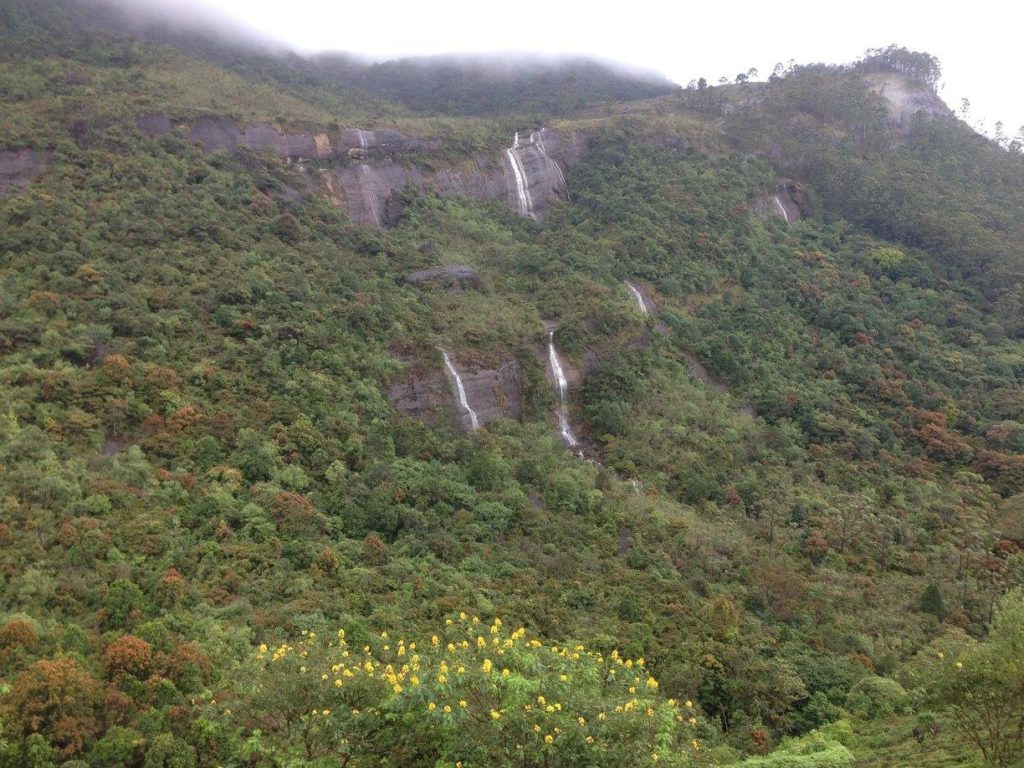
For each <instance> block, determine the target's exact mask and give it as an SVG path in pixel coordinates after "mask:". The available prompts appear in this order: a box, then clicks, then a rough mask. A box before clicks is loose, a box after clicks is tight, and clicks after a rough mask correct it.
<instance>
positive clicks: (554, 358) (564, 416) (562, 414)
mask: <svg viewBox="0 0 1024 768" xmlns="http://www.w3.org/2000/svg"><path fill="white" fill-rule="evenodd" d="M548 358H549V359H550V361H551V374H552V375H553V376H554V377H555V381H556V382H557V383H558V402H559V404H558V429H559V431H560V432H561V433H562V439H563V440H565V442H566V444H567V445H568V446H569V447H570V448H575V447H576V446H578V445H579V444H580V443H579V440H577V439H576V436H575V435H574V434H573V433H572V430H571V429H570V428H569V412H568V411H567V410H566V405H565V396H566V392H567V390H568V389H569V383H568V382H567V381H566V380H565V372H564V371H563V370H562V363H561V361H560V360H559V359H558V351H557V350H556V349H555V332H554V331H548Z"/></svg>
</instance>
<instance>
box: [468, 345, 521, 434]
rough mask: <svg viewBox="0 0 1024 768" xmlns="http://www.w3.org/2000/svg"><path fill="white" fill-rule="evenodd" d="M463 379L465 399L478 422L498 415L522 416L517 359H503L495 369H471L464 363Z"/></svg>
mask: <svg viewBox="0 0 1024 768" xmlns="http://www.w3.org/2000/svg"><path fill="white" fill-rule="evenodd" d="M462 383H463V386H465V388H466V399H467V400H469V403H470V405H472V406H473V410H475V411H476V413H477V416H478V417H479V419H480V424H481V425H484V424H490V423H491V422H492V421H496V420H497V419H517V420H518V419H519V418H521V417H522V406H521V404H520V400H521V396H522V390H523V376H522V370H521V369H520V367H519V363H517V362H516V361H514V360H509V361H506V362H504V363H501V364H500V365H499V366H498V367H497V368H496V369H494V368H481V369H479V370H476V371H474V370H472V369H467V368H465V367H463V369H462Z"/></svg>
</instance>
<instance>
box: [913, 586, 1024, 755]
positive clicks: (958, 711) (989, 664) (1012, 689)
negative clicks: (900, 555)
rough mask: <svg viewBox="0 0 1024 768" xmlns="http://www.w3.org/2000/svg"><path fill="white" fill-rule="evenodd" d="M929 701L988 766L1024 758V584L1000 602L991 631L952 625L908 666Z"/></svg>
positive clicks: (919, 693)
mask: <svg viewBox="0 0 1024 768" xmlns="http://www.w3.org/2000/svg"><path fill="white" fill-rule="evenodd" d="M907 677H908V680H909V681H910V683H911V684H912V685H913V686H915V688H916V690H915V692H916V693H917V694H918V695H920V696H921V697H922V699H923V700H924V702H925V703H927V704H928V705H929V706H931V707H932V708H934V709H935V710H936V711H938V712H942V713H944V714H946V715H947V716H948V717H949V718H950V720H951V721H952V724H953V726H954V727H955V728H956V730H957V731H958V732H959V734H960V736H961V737H962V738H963V739H964V740H965V741H966V742H968V743H969V744H972V745H973V746H974V747H975V748H977V750H978V752H979V753H980V754H981V757H982V759H983V761H984V762H985V765H990V766H999V767H1000V768H1002V767H1003V766H1011V765H1020V764H1021V762H1022V761H1024V589H1021V588H1018V589H1016V590H1014V591H1013V592H1010V593H1009V594H1008V595H1006V596H1005V597H1004V598H1003V599H1002V601H1001V602H1000V604H999V607H998V609H997V610H996V613H995V619H994V620H993V622H992V627H991V630H990V632H989V636H988V638H987V639H986V640H984V641H983V642H977V641H975V640H973V639H971V638H970V637H968V636H967V635H966V634H965V633H964V632H963V631H961V630H959V629H950V630H947V632H946V633H945V634H944V635H942V636H940V637H939V638H938V639H936V640H935V641H933V642H932V643H931V644H930V645H929V646H928V648H926V649H925V650H924V651H922V652H921V653H920V654H919V655H918V657H917V658H916V659H915V660H914V662H913V663H912V664H911V665H910V666H909V668H908V670H907Z"/></svg>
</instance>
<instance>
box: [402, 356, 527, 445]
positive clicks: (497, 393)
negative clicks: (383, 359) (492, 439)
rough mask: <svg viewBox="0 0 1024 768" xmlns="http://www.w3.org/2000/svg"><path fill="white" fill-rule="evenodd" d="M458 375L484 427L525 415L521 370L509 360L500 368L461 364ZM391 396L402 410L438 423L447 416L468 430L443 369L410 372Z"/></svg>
mask: <svg viewBox="0 0 1024 768" xmlns="http://www.w3.org/2000/svg"><path fill="white" fill-rule="evenodd" d="M459 375H460V377H461V379H462V385H463V387H464V389H465V392H466V400H467V401H468V402H469V405H470V407H471V408H472V409H473V411H474V412H475V413H476V415H477V418H478V420H479V423H480V425H481V426H484V425H487V424H490V423H491V422H492V421H496V420H497V419H517V420H518V419H519V418H521V417H522V403H521V400H522V390H523V384H522V369H521V368H520V366H519V363H518V362H516V361H514V360H508V361H505V362H503V363H501V364H500V365H498V367H497V368H476V369H474V368H473V367H472V366H467V365H466V364H465V363H461V362H460V363H459ZM388 399H390V400H391V402H392V404H393V405H394V406H395V408H397V409H398V410H399V411H402V412H403V413H406V414H408V415H409V416H412V417H413V418H415V419H419V420H421V421H425V422H427V423H436V422H437V420H438V419H439V418H440V417H441V416H443V415H447V416H448V418H450V419H452V420H453V421H454V422H455V423H457V424H459V426H460V427H462V428H463V429H466V430H467V431H468V422H467V421H466V419H467V418H468V417H467V415H466V413H465V411H464V409H462V408H461V406H460V405H459V402H458V399H457V396H456V395H455V394H454V393H453V392H452V387H451V386H450V384H449V381H448V378H447V377H446V376H445V373H444V370H443V369H442V368H441V367H440V366H439V367H438V368H436V369H431V370H419V371H415V372H413V373H411V374H410V375H408V376H406V377H405V378H403V379H402V380H401V381H399V382H397V383H395V384H393V385H392V386H391V387H390V388H389V389H388Z"/></svg>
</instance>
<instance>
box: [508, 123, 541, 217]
mask: <svg viewBox="0 0 1024 768" xmlns="http://www.w3.org/2000/svg"><path fill="white" fill-rule="evenodd" d="M518 149H519V132H518V131H516V135H515V139H514V141H513V142H512V146H511V147H509V148H508V149H506V150H505V154H507V155H508V162H509V165H511V166H512V175H513V176H514V177H515V180H516V200H517V202H518V203H519V213H520V215H522V216H529V217H530V218H531V219H535V218H537V217H536V216H534V214H533V200H532V199H531V198H530V189H529V184H528V183H527V180H526V169H525V168H524V167H523V163H522V161H521V160H520V159H519V155H518V154H517V153H516V150H518Z"/></svg>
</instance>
